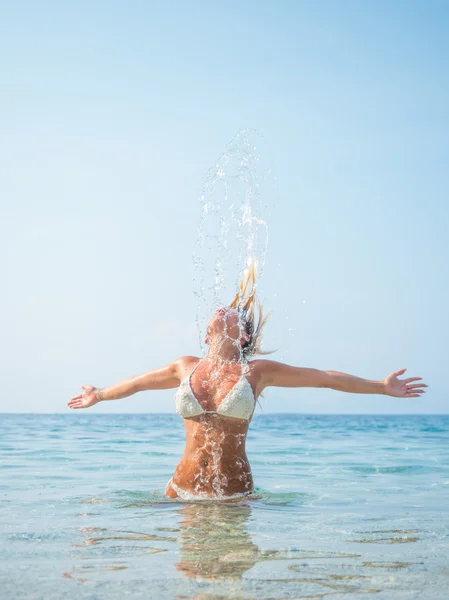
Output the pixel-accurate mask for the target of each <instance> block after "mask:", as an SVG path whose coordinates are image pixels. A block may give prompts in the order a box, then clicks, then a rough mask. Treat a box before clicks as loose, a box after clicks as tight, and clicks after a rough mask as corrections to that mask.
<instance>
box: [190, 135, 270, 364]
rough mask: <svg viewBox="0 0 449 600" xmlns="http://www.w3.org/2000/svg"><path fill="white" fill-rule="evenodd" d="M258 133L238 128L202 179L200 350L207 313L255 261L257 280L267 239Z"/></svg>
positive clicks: (197, 253)
mask: <svg viewBox="0 0 449 600" xmlns="http://www.w3.org/2000/svg"><path fill="white" fill-rule="evenodd" d="M257 141H258V135H257V133H256V132H254V131H250V130H242V131H240V132H239V133H238V134H237V135H236V137H235V138H234V139H233V140H232V141H231V142H230V143H229V144H228V146H227V148H226V151H225V152H224V154H223V155H222V156H221V157H220V158H219V159H218V160H217V161H216V163H215V164H214V166H213V167H212V168H211V169H210V170H209V171H208V173H207V174H206V176H205V178H204V183H203V189H202V193H201V204H202V215H201V220H200V225H199V228H198V236H197V240H196V243H195V248H194V253H193V262H194V280H193V291H194V294H195V297H196V299H197V314H196V324H197V329H198V335H199V342H200V346H201V349H202V351H203V354H205V353H206V346H205V344H204V334H205V330H206V325H207V322H208V319H209V318H210V316H211V315H212V314H213V313H214V312H215V311H216V310H217V309H218V308H220V307H221V306H228V305H229V303H230V301H231V300H232V298H233V297H234V295H235V293H236V291H237V289H238V284H239V282H240V281H241V280H242V278H243V275H244V272H245V270H246V269H247V268H248V267H250V266H251V265H256V268H257V274H258V279H259V280H260V278H261V276H262V273H263V269H264V265H265V257H266V250H267V243H268V232H267V224H266V221H265V219H264V218H263V217H262V215H263V212H264V208H265V203H264V199H263V197H262V194H261V189H260V181H261V180H262V179H263V175H264V174H263V173H261V172H260V168H259V153H258V150H257V147H256V142H257Z"/></svg>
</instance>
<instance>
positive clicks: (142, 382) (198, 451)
mask: <svg viewBox="0 0 449 600" xmlns="http://www.w3.org/2000/svg"><path fill="white" fill-rule="evenodd" d="M255 279H256V278H255V271H254V266H252V267H250V268H249V269H247V271H246V274H245V277H244V280H243V281H242V283H241V285H240V291H239V292H238V293H237V295H236V297H235V299H234V301H233V302H232V303H231V305H230V306H228V307H226V306H224V307H222V308H220V309H219V310H217V312H216V313H215V314H214V316H213V317H212V319H210V321H209V324H208V327H207V335H206V339H205V342H206V343H207V344H208V345H209V352H208V354H207V356H206V357H205V358H203V359H199V358H197V357H196V356H183V357H181V358H178V359H177V360H175V361H173V362H172V363H170V364H169V365H167V366H165V367H162V368H161V369H156V370H153V371H149V372H148V373H144V374H142V375H138V376H136V377H131V378H129V379H125V380H123V381H120V382H119V383H117V384H115V385H112V386H109V387H105V388H101V389H98V388H95V387H93V386H91V385H83V386H82V388H83V389H84V392H83V393H82V394H79V395H78V396H75V397H74V398H72V400H70V401H69V403H68V405H69V406H70V408H73V409H77V408H88V407H90V406H93V405H94V404H97V402H102V401H106V400H115V399H118V398H125V397H127V396H131V395H132V394H135V393H136V392H140V391H143V390H160V389H167V388H178V390H177V392H176V396H175V398H176V411H177V412H178V414H180V415H181V416H182V417H183V418H184V425H185V430H186V447H185V450H184V454H183V455H182V457H181V460H180V462H179V464H178V466H177V468H176V470H175V473H174V475H173V477H172V479H170V481H169V482H168V484H167V487H166V490H165V494H166V496H168V497H169V498H180V499H184V500H188V499H198V498H215V499H220V500H233V499H236V498H240V497H244V496H249V495H252V494H254V485H253V478H252V475H251V468H250V465H249V462H248V458H247V456H246V452H245V443H246V435H247V432H248V427H249V423H250V421H251V418H252V415H253V412H254V408H255V404H256V400H257V398H258V397H259V396H260V394H261V393H262V391H263V390H264V389H265V388H266V387H269V386H277V387H315V388H318V387H322V388H330V389H334V390H340V391H343V392H353V393H358V394H386V395H389V396H397V397H409V398H417V397H419V396H420V395H421V394H422V393H424V391H425V390H424V389H423V388H424V387H427V386H426V385H425V384H424V383H412V382H414V381H418V380H421V377H410V378H408V379H403V380H399V379H398V376H399V375H402V374H403V373H404V372H405V371H406V369H400V370H399V371H396V372H394V373H392V374H391V375H388V377H386V378H385V379H384V380H383V381H372V380H368V379H361V378H359V377H355V376H353V375H348V374H345V373H339V372H336V371H320V370H318V369H310V368H304V367H292V366H289V365H286V364H283V363H280V362H276V361H272V360H250V358H251V357H253V356H254V355H256V354H261V353H262V351H261V349H260V343H261V333H262V329H263V327H264V325H265V323H266V320H267V317H265V318H264V317H263V314H262V309H261V307H260V305H259V307H258V319H257V323H256V310H255V307H256V303H257V301H256V285H255ZM248 290H249V292H250V293H249V294H248Z"/></svg>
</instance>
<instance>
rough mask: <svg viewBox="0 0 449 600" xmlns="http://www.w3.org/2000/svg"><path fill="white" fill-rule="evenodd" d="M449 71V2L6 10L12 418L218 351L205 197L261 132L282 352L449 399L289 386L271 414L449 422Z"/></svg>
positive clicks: (131, 405) (4, 223)
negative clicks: (209, 345) (202, 278)
mask: <svg viewBox="0 0 449 600" xmlns="http://www.w3.org/2000/svg"><path fill="white" fill-rule="evenodd" d="M448 63H449V4H448V3H447V2H445V1H444V0H441V1H439V0H429V1H427V2H422V1H419V2H417V1H415V0H407V1H401V0H396V1H394V2H391V1H390V0H388V1H387V0H376V2H374V1H366V2H360V1H353V0H342V1H340V2H334V1H327V0H319V1H316V0H310V1H306V0H297V1H287V0H280V1H278V2H274V1H270V2H268V1H264V0H258V1H257V2H256V1H252V0H245V1H243V2H242V1H241V0H240V1H238V2H237V1H233V0H231V1H228V2H215V1H209V2H199V1H195V0H193V1H192V2H188V3H186V2H181V1H179V2H175V1H170V0H168V1H167V0H166V1H165V2H159V1H157V2H156V1H149V0H147V1H143V0H142V1H139V0H131V1H130V2H126V3H125V2H118V1H113V0H108V2H106V1H102V0H96V1H94V2H91V1H89V2H87V1H84V0H79V1H78V2H76V3H75V2H70V1H67V2H56V1H45V0H42V1H41V2H39V3H36V2H31V1H29V2H25V1H22V0H18V1H17V2H14V3H11V2H10V3H7V4H5V6H3V7H2V18H1V20H0V65H1V77H0V132H1V135H0V165H1V166H0V206H1V212H0V251H1V256H2V257H3V260H2V261H1V262H0V276H1V281H2V294H1V295H0V326H1V332H2V335H1V336H0V362H1V369H0V384H1V395H0V412H32V413H39V412H43V413H55V412H60V413H71V412H72V411H70V409H69V408H68V407H67V402H68V400H69V399H70V398H71V397H72V396H74V395H76V394H78V393H79V392H80V391H81V389H80V386H81V385H82V384H86V383H90V384H92V385H96V386H98V387H104V386H107V385H110V384H112V383H115V382H117V381H119V380H121V379H123V378H125V377H129V376H131V375H136V374H138V373H142V372H145V371H148V370H151V369H154V368H158V367H160V366H162V365H165V364H167V363H169V362H171V361H172V360H174V359H175V358H178V357H179V356H183V355H191V354H193V355H197V356H201V349H200V346H199V341H198V331H197V327H196V323H195V316H196V308H197V299H196V297H195V295H194V293H193V292H194V283H193V281H194V263H193V258H192V257H193V253H194V246H195V242H196V240H197V237H198V228H199V224H200V219H201V214H202V204H201V200H200V196H201V190H202V186H203V182H204V178H205V175H206V173H207V172H208V170H209V169H210V168H211V167H212V166H213V165H214V164H215V163H216V161H217V159H218V158H219V157H220V156H221V155H222V154H223V152H225V150H226V148H227V145H228V144H229V142H230V141H231V140H232V139H233V138H234V137H235V136H236V135H237V133H238V132H239V131H240V130H242V129H251V130H255V131H256V132H257V151H258V153H259V156H260V173H261V174H263V173H268V175H267V177H265V178H262V179H263V182H262V183H261V185H260V193H261V195H262V196H263V203H264V206H265V213H264V218H265V219H266V222H267V227H268V248H267V254H266V264H265V269H264V272H263V275H262V277H261V279H260V282H259V294H260V297H261V299H262V300H263V302H264V306H265V307H266V308H267V309H268V310H270V311H271V318H270V321H269V323H268V325H267V327H266V334H265V338H264V340H265V343H264V346H265V348H267V349H277V350H276V352H275V353H273V354H272V355H271V358H273V359H274V360H281V361H283V362H287V363H288V364H292V365H295V366H307V367H314V368H318V369H324V370H337V371H343V372H346V373H351V374H353V375H357V376H359V377H366V378H368V379H376V380H379V379H383V378H384V377H386V376H387V375H388V374H389V373H391V372H392V371H395V370H398V369H400V368H407V372H406V375H407V376H421V377H423V378H424V380H425V382H426V383H427V384H428V385H429V388H428V390H427V393H426V394H424V395H423V396H422V397H421V398H414V399H407V400H406V399H399V398H391V397H386V396H379V395H378V396H374V395H359V394H349V393H341V392H336V391H334V390H328V389H325V390H322V389H321V390H318V389H304V388H301V389H296V390H295V389H293V390H292V389H281V388H269V389H268V390H267V391H266V393H265V394H264V398H263V399H262V401H261V404H262V407H263V411H264V412H266V413H270V412H296V413H359V414H361V413H372V414H373V413H384V414H385V413H394V414H405V413H412V414H417V413H437V414H438V413H439V414H442V413H446V414H447V413H449V402H448V392H447V386H446V385H445V373H446V369H447V364H448V359H449V351H448V348H449V316H448V314H449V311H448V305H449V266H448V265H449V242H448V237H447V231H448V226H449V207H448V189H449V186H448V183H449V169H448V168H447V157H448V151H449V141H448V140H449V68H448V66H449V65H448ZM227 276H228V277H230V278H232V279H234V277H235V274H234V273H230V272H229V273H227ZM231 299H232V298H230V299H229V300H231ZM173 392H174V391H173V390H165V391H153V392H143V393H139V394H137V395H135V396H133V397H131V398H126V399H122V400H117V401H111V402H105V403H100V404H99V405H96V406H95V407H93V408H91V409H89V411H81V412H84V413H87V412H92V413H94V412H99V413H110V412H121V413H126V412H164V413H169V412H174V400H173V396H174V393H173ZM257 410H258V411H260V409H257ZM79 412H80V411H78V413H79Z"/></svg>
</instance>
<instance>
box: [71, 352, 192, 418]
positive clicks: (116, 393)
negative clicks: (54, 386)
mask: <svg viewBox="0 0 449 600" xmlns="http://www.w3.org/2000/svg"><path fill="white" fill-rule="evenodd" d="M194 358H195V357H190V356H184V357H182V358H179V359H177V360H175V361H173V362H172V363H170V364H168V365H165V367H161V368H160V369H154V370H153V371H148V372H146V373H142V374H141V375H135V376H133V377H128V378H127V379H122V380H121V381H119V382H118V383H115V384H113V385H110V386H108V387H104V388H96V387H95V386H93V385H82V386H81V387H82V388H83V390H84V392H83V393H81V394H79V395H78V396H75V397H74V398H72V399H71V400H70V401H69V402H68V403H67V404H68V406H69V407H70V408H89V407H90V406H94V404H97V403H98V402H102V401H103V400H118V399H120V398H126V397H127V396H132V395H133V394H136V393H137V392H143V391H144V390H166V389H170V388H175V387H178V385H179V383H180V381H181V379H182V377H183V375H184V372H185V368H186V367H185V365H186V363H187V362H192V359H194ZM187 359H189V360H187Z"/></svg>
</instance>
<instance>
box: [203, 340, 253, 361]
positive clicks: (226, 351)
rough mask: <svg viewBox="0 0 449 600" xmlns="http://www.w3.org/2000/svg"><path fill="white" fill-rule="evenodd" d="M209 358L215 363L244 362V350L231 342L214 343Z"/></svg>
mask: <svg viewBox="0 0 449 600" xmlns="http://www.w3.org/2000/svg"><path fill="white" fill-rule="evenodd" d="M207 358H208V359H209V360H211V361H213V362H215V363H230V362H243V361H245V358H244V356H243V353H242V350H241V349H239V348H237V347H236V345H235V344H234V343H232V341H231V342H223V341H221V342H212V343H211V345H210V348H209V352H208V354H207Z"/></svg>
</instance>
